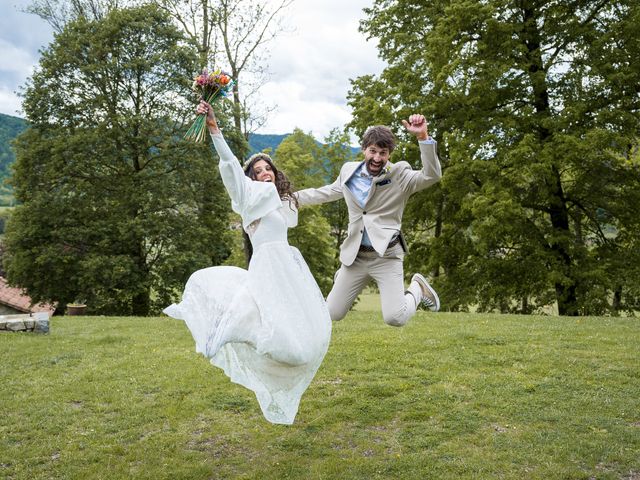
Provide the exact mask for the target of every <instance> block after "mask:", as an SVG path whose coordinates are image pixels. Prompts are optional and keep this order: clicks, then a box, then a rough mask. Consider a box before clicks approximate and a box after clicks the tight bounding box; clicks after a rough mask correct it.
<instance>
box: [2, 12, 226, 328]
mask: <svg viewBox="0 0 640 480" xmlns="http://www.w3.org/2000/svg"><path fill="white" fill-rule="evenodd" d="M195 59H196V56H195V55H194V52H193V50H192V49H191V48H188V47H186V46H185V45H184V42H183V37H182V34H181V33H180V32H179V31H178V30H177V29H176V28H175V27H174V26H173V25H172V22H171V20H170V18H169V17H168V16H167V15H166V14H164V13H162V12H161V11H159V10H158V9H157V8H155V7H152V6H148V7H140V8H133V9H123V10H113V11H111V12H109V13H108V14H106V16H105V17H104V18H103V19H101V20H95V21H91V20H87V19H84V18H80V19H78V20H76V21H73V22H71V23H68V24H67V25H66V26H65V27H64V29H63V30H62V31H61V32H60V33H59V34H58V35H57V36H56V38H55V40H54V42H53V43H52V44H51V45H50V46H49V47H48V48H47V49H46V50H45V51H44V52H43V54H42V59H41V61H40V65H39V68H38V70H37V71H36V73H35V74H34V76H33V78H32V79H31V81H30V83H29V84H28V86H27V88H26V93H25V96H24V104H23V107H24V110H25V112H26V114H27V118H28V120H29V122H30V124H31V128H29V129H28V130H27V131H25V132H24V133H23V134H22V135H21V136H20V137H19V138H18V139H17V141H16V151H17V160H16V165H15V172H14V176H13V183H14V185H15V192H16V197H17V199H18V200H19V201H20V202H21V205H19V206H18V207H16V209H15V211H14V213H13V214H12V216H11V219H10V221H9V224H8V226H7V234H6V247H7V253H8V258H6V259H5V265H6V269H7V273H8V277H9V280H10V281H11V282H12V283H13V284H16V285H19V286H21V287H24V288H26V290H27V293H28V294H29V295H30V296H31V297H32V298H33V300H34V301H36V302H39V301H47V302H58V307H59V309H63V308H64V307H65V305H66V304H67V303H68V302H72V301H74V300H76V299H82V300H86V301H87V303H88V305H89V307H90V309H91V311H92V312H93V313H108V314H111V315H114V314H124V315H128V314H134V315H148V314H149V313H157V312H158V311H159V310H160V308H161V307H162V306H166V305H167V304H168V303H170V302H171V300H173V299H174V297H175V296H176V294H177V292H179V291H180V289H181V287H182V286H183V285H184V282H185V281H186V279H187V277H188V275H189V274H190V273H191V272H192V271H194V270H195V269H197V268H202V267H204V266H207V265H211V264H212V263H213V264H216V263H220V262H221V261H222V260H223V259H224V258H225V257H226V255H227V254H228V252H227V247H226V242H225V232H226V225H227V223H226V218H227V212H228V200H227V199H226V196H225V193H224V189H223V187H222V183H221V181H220V179H219V177H218V174H217V169H216V168H215V166H214V162H213V160H212V158H211V152H210V149H209V148H208V147H206V146H202V145H195V144H191V143H187V142H185V141H183V140H182V137H183V135H184V131H185V127H184V126H185V125H186V124H187V123H188V122H190V121H192V120H193V105H192V103H191V102H190V101H188V100H187V98H188V97H190V96H191V95H190V83H191V82H190V77H191V74H192V72H193V70H194V67H195Z"/></svg>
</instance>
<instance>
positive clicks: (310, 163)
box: [275, 129, 335, 295]
mask: <svg viewBox="0 0 640 480" xmlns="http://www.w3.org/2000/svg"><path fill="white" fill-rule="evenodd" d="M275 158H276V165H277V166H278V168H280V169H282V171H283V172H284V173H285V174H286V175H287V177H288V178H289V180H290V181H291V183H292V185H293V188H294V190H302V189H303V188H308V187H317V186H319V185H323V184H324V173H325V172H324V168H323V163H322V150H321V148H320V146H319V145H318V144H317V142H316V141H315V139H314V138H313V137H312V136H311V135H308V134H306V133H304V132H303V131H302V130H300V129H295V130H294V131H293V133H292V134H291V135H289V136H288V137H287V138H285V139H284V140H283V141H282V142H281V143H280V145H279V146H278V148H277V149H276V152H275ZM289 242H290V243H291V245H294V246H296V247H297V248H298V249H299V250H300V253H302V256H303V257H304V259H305V260H306V262H307V264H308V265H309V269H310V270H311V273H312V274H313V276H314V277H315V279H316V281H317V282H318V285H319V286H320V290H322V292H323V293H324V294H325V295H327V294H328V293H329V290H331V285H332V283H333V274H334V272H335V269H334V245H333V242H332V241H331V226H330V224H329V222H328V221H327V219H326V218H325V216H324V214H323V210H322V208H321V206H314V207H304V208H301V209H300V212H299V215H298V226H297V227H296V228H293V229H291V230H289Z"/></svg>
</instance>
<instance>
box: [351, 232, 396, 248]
mask: <svg viewBox="0 0 640 480" xmlns="http://www.w3.org/2000/svg"><path fill="white" fill-rule="evenodd" d="M398 243H400V235H398V236H397V237H396V238H394V239H393V240H391V241H390V242H389V245H387V250H388V249H390V248H391V247H395V246H396V245H397V244H398ZM360 251H361V252H375V251H376V249H375V248H373V247H372V246H369V245H360Z"/></svg>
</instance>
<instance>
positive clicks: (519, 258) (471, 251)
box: [5, 0, 640, 315]
mask: <svg viewBox="0 0 640 480" xmlns="http://www.w3.org/2000/svg"><path fill="white" fill-rule="evenodd" d="M34 3H35V5H36V6H38V7H40V9H41V10H40V14H41V15H43V16H45V17H46V11H45V10H42V8H43V7H44V6H46V5H51V4H54V5H55V4H65V5H67V6H71V7H73V6H74V5H75V6H78V5H83V4H85V5H90V6H94V7H96V8H94V9H89V10H85V11H81V9H80V10H78V9H76V10H73V8H70V9H69V10H67V11H65V12H66V14H67V17H65V18H64V21H60V23H59V29H58V31H59V33H58V34H57V35H56V38H55V40H54V42H53V43H52V44H51V45H50V46H49V47H48V48H47V49H46V50H45V51H44V53H43V57H42V61H41V63H40V68H39V69H38V71H37V72H36V74H35V75H34V77H33V78H32V79H31V81H30V82H29V84H28V85H27V88H26V92H25V97H24V110H25V113H26V114H27V119H28V120H29V122H30V124H31V128H30V129H29V130H27V131H26V132H25V133H24V134H22V135H21V136H20V137H19V139H18V141H17V143H16V151H17V162H16V167H15V173H14V176H13V183H14V186H15V192H16V197H17V199H18V200H19V201H20V202H21V205H20V206H19V207H17V208H16V210H15V212H14V214H13V215H12V218H11V220H10V222H9V224H8V229H7V237H6V249H7V252H6V253H5V264H6V266H7V274H8V276H9V279H10V280H11V281H12V282H14V283H16V284H18V285H21V286H24V287H26V289H27V291H28V293H29V294H30V295H31V296H32V297H33V298H34V299H36V300H45V301H57V302H60V305H61V306H62V307H63V306H64V305H65V304H66V303H68V302H71V301H73V300H76V299H82V300H85V301H87V303H88V304H89V306H90V308H91V310H92V311H93V312H94V313H109V314H112V315H113V314H136V315H146V314H152V313H157V312H158V311H159V310H160V309H161V307H162V306H164V305H166V304H167V303H168V302H170V301H171V300H175V299H176V298H177V297H178V295H179V292H180V290H181V287H182V285H183V284H184V282H185V281H186V278H187V277H188V275H189V273H190V272H192V271H193V270H195V269H197V268H202V267H204V266H209V265H215V264H220V263H223V262H227V263H230V262H231V263H234V262H235V263H236V264H237V263H241V258H242V256H241V254H240V253H239V252H240V251H241V240H240V238H239V236H238V231H237V230H233V229H230V228H229V227H230V225H234V224H235V223H236V222H237V219H236V218H235V217H233V215H232V214H230V212H229V201H228V199H227V198H226V194H225V192H224V190H223V188H222V185H221V183H220V180H219V178H218V175H217V172H216V169H215V167H214V168H212V166H213V165H214V164H215V163H214V161H213V160H212V157H211V151H210V149H209V148H208V147H202V146H198V145H193V144H187V143H186V142H184V141H183V140H182V134H183V133H184V131H185V129H186V128H185V127H186V126H188V125H187V124H188V123H189V122H190V121H191V120H192V112H193V100H194V99H193V98H192V95H191V92H190V91H189V84H190V80H191V77H192V76H193V74H194V72H196V71H197V70H198V68H201V67H202V65H203V64H206V63H207V62H208V61H211V60H212V59H213V58H219V57H217V56H216V55H218V54H217V53H214V52H213V50H215V48H216V47H215V45H216V42H214V41H209V42H208V43H207V38H220V39H223V38H224V36H218V37H216V35H214V34H212V33H211V30H205V31H204V34H203V35H204V36H202V37H200V36H198V35H200V34H195V33H194V32H202V31H203V30H198V27H199V26H200V27H201V26H202V25H203V23H202V22H205V23H206V24H207V25H209V27H210V28H211V29H213V30H214V31H216V29H220V28H222V27H223V26H224V25H225V23H224V21H225V19H226V20H228V21H229V22H233V21H236V20H233V19H232V18H231V16H229V15H228V13H229V11H230V10H229V8H230V7H231V6H232V5H236V6H238V8H240V7H241V6H242V7H244V6H247V5H248V4H247V3H245V2H243V0H235V2H229V1H220V2H216V1H214V0H201V1H195V0H193V1H191V2H186V3H185V2H182V3H181V2H171V1H165V2H160V6H159V7H158V6H152V5H147V6H134V7H130V5H132V4H137V3H139V2H127V4H128V5H127V7H126V8H124V7H123V6H122V5H119V4H118V2H117V1H115V0H112V1H110V0H102V1H101V0H85V1H84V2H83V1H82V0H73V1H71V0H68V1H67V0H38V1H36V2H34ZM121 3H122V2H121ZM174 3H175V5H174V6H175V7H176V8H178V7H179V6H181V8H182V7H185V6H190V8H191V12H192V13H194V14H197V15H196V16H195V17H194V18H195V20H197V21H195V20H194V23H192V24H189V25H190V26H189V28H187V25H186V24H184V21H183V22H182V23H181V21H180V18H183V20H184V15H185V12H187V10H180V12H181V15H183V17H180V16H179V15H178V14H177V13H176V11H173V10H172V5H173V4H174ZM279 5H280V6H282V5H285V6H286V2H283V3H281V4H279ZM97 7H101V8H102V9H100V8H97ZM185 8H186V7H185ZM225 8H227V10H225ZM265 8H266V7H265ZM278 8H280V7H277V8H276V9H275V10H272V11H271V13H274V16H273V17H269V18H271V19H274V18H277V14H278V12H279V10H278ZM61 11H62V10H61ZM234 11H240V10H234V9H233V8H232V9H231V12H234ZM242 11H244V10H242ZM43 12H44V13H43ZM69 12H70V13H69ZM220 12H223V13H224V12H227V14H225V15H227V16H225V15H222V14H221V13H220ZM246 12H249V10H247V11H246ZM265 12H266V11H265V10H261V11H260V14H261V15H266V13H265ZM210 15H212V16H210ZM221 15H222V16H221ZM240 18H241V19H242V21H239V20H238V23H235V24H234V25H235V27H234V28H235V30H234V29H230V30H227V34H229V32H235V34H236V35H237V34H238V32H242V31H243V30H242V25H245V26H246V25H247V23H246V22H247V21H248V20H247V17H240ZM50 20H51V21H52V22H53V21H54V20H55V21H58V19H56V18H53V17H51V16H50ZM198 22H200V23H198ZM215 22H217V23H215ZM221 22H222V23H221ZM243 22H245V23H243ZM194 25H195V27H196V28H195V29H191V30H189V29H190V28H191V26H194ZM228 25H230V24H228ZM361 29H362V32H363V34H365V35H367V36H369V37H371V38H375V39H376V40H377V41H378V42H379V52H380V55H381V57H382V58H383V59H384V60H385V61H386V62H387V64H388V67H387V68H386V69H385V70H384V71H383V73H382V74H381V75H380V76H376V77H373V76H366V77H361V78H357V79H355V80H353V82H352V89H351V92H350V94H349V102H350V104H351V106H352V107H353V111H354V116H353V121H352V123H351V124H350V128H352V129H353V131H354V132H356V134H357V135H361V134H362V133H363V132H364V130H365V129H366V127H367V126H369V125H374V124H386V125H389V126H391V127H392V128H394V129H395V130H396V132H397V134H398V137H399V139H400V145H399V148H398V149H397V150H396V151H395V152H394V155H393V157H392V160H400V159H403V160H408V161H409V162H411V163H412V164H413V165H414V166H416V167H417V166H418V162H419V154H418V149H417V145H416V144H415V142H414V141H413V140H411V139H409V138H407V137H406V136H404V134H403V133H402V131H401V125H400V119H402V118H406V117H407V116H408V115H409V114H411V113H414V112H420V113H423V114H425V115H426V116H427V118H429V120H430V129H431V132H432V134H433V135H434V137H435V138H436V139H437V140H438V142H439V145H438V146H439V154H440V158H441V162H442V163H443V167H444V168H443V170H444V177H443V179H442V181H441V182H440V183H439V184H438V185H437V186H435V187H433V188H431V189H429V190H427V191H425V192H421V193H419V194H417V195H415V196H414V197H412V199H411V200H410V203H409V205H408V208H407V210H406V212H405V218H404V222H403V230H404V233H405V235H406V237H407V239H408V240H409V243H410V253H409V255H408V256H407V259H406V261H405V272H406V273H407V275H410V274H411V273H413V272H415V271H421V272H423V273H426V274H430V275H431V276H432V278H433V279H434V282H433V283H434V286H435V287H436V289H437V290H438V291H439V293H440V296H441V298H442V300H443V309H445V310H466V309H469V308H475V309H480V310H499V311H502V312H521V313H530V312H537V311H541V309H543V308H545V307H546V306H549V305H553V304H555V303H557V306H558V311H559V313H560V314H563V315H587V314H614V315H615V314H620V313H623V312H635V311H637V310H638V309H639V302H640V286H639V285H640V228H639V227H640V225H639V223H640V217H639V216H638V215H637V213H636V208H637V207H636V206H637V205H638V204H640V198H639V197H640V188H639V187H640V170H639V163H638V143H637V132H638V120H639V110H638V106H639V102H640V76H639V73H640V72H639V71H638V70H639V69H640V64H638V62H637V61H635V55H636V52H637V51H640V6H638V5H637V2H634V1H631V0H625V1H604V0H601V1H598V2H592V1H586V0H581V1H571V2H560V1H557V2H555V1H551V2H550V1H544V2H543V1H535V0H520V1H506V0H503V1H497V0H483V1H474V0H448V1H444V0H434V1H433V2H430V3H429V6H428V8H425V7H424V6H419V5H417V4H415V2H410V1H406V0H395V1H391V0H378V1H376V2H375V3H374V5H373V7H372V8H370V9H367V10H365V18H364V20H363V21H362V23H361ZM190 32H191V33H190ZM264 32H269V35H275V34H277V32H278V30H277V29H276V30H269V28H266V27H265V29H264ZM265 34H266V33H265ZM227 40H228V39H227ZM222 45H224V41H223V43H222ZM256 45H258V46H261V45H262V44H261V43H260V42H259V41H258V43H257V44H256ZM205 47H207V48H211V49H212V50H211V51H207V52H205V53H203V49H205V50H206V48H205ZM225 48H226V47H225ZM221 51H225V50H224V48H223V49H222V50H221ZM218 53H219V52H218ZM354 54H355V53H354ZM226 58H227V60H228V61H229V57H228V56H227V57H226ZM259 58H260V57H259V56H258V57H255V58H253V60H255V61H257V62H258V63H259ZM240 75H242V73H240ZM254 80H255V78H254ZM247 83H250V82H247ZM258 83H259V82H258ZM239 85H240V87H241V88H242V85H243V83H242V82H239ZM248 90H249V91H250V90H251V88H249V87H248ZM242 92H243V90H242V89H240V90H239V91H238V92H237V95H236V96H234V101H233V102H229V103H227V107H225V109H224V111H223V112H222V117H223V119H222V120H223V122H225V121H226V124H227V125H228V127H227V129H226V130H225V136H226V137H227V139H228V140H229V141H230V143H231V144H232V148H233V149H234V151H236V152H238V156H239V157H242V156H243V154H244V153H245V152H246V148H247V147H246V135H247V132H248V131H249V130H248V125H249V124H250V123H251V122H250V121H249V119H250V118H251V110H250V106H249V103H248V102H244V103H243V101H242ZM256 121H259V120H256ZM325 142H326V145H325V146H318V145H317V144H316V142H315V141H314V140H313V138H312V137H311V136H310V135H308V134H305V133H304V132H301V131H299V130H296V131H295V132H294V133H293V134H292V135H291V136H289V137H288V138H287V139H285V140H284V141H283V142H282V144H281V145H280V146H279V148H278V149H277V151H276V152H275V157H276V161H277V162H278V165H279V166H280V168H282V169H283V170H284V171H285V172H286V173H287V175H288V176H289V177H290V178H291V180H292V181H293V183H294V186H295V187H296V188H305V187H309V186H320V185H322V184H324V183H326V182H328V181H331V180H333V178H335V175H336V174H337V172H338V170H339V167H340V165H341V164H342V163H343V162H344V161H347V160H349V159H351V155H352V153H351V150H350V149H349V148H348V147H345V146H344V145H345V144H346V143H347V142H348V135H347V133H346V132H344V131H341V130H339V129H336V130H334V131H333V132H332V134H331V135H330V136H329V138H327V139H325ZM346 220H347V215H346V208H345V207H344V204H343V203H342V202H335V203H333V204H329V205H324V206H322V207H317V208H309V209H303V210H302V211H301V213H300V226H299V227H298V228H297V229H294V230H292V231H290V239H291V242H292V244H294V245H297V246H298V247H299V248H300V250H301V251H302V253H303V255H304V256H305V258H306V259H307V261H308V263H309V265H310V268H311V270H312V272H313V273H314V275H315V276H316V278H317V280H318V283H319V284H320V286H321V288H322V289H323V291H324V292H325V293H326V292H327V291H328V289H329V288H330V286H331V282H332V277H333V272H334V271H335V269H336V268H337V262H338V260H337V246H338V245H339V244H340V242H341V240H342V238H343V236H344V230H345V227H346Z"/></svg>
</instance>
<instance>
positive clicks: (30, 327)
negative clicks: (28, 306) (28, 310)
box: [0, 312, 49, 333]
mask: <svg viewBox="0 0 640 480" xmlns="http://www.w3.org/2000/svg"><path fill="white" fill-rule="evenodd" d="M0 332H38V333H49V314H48V313H46V312H44V313H41V312H39V313H34V314H31V315H28V314H26V315H2V316H0Z"/></svg>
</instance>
